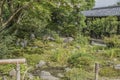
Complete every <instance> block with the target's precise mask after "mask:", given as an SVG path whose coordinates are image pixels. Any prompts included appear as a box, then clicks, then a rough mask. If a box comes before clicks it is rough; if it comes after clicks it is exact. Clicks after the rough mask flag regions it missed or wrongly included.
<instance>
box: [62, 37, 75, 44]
mask: <svg viewBox="0 0 120 80" xmlns="http://www.w3.org/2000/svg"><path fill="white" fill-rule="evenodd" d="M73 40H74V38H72V37H66V38H63V42H64V43H69V42H72V41H73Z"/></svg>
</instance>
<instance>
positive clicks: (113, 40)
mask: <svg viewBox="0 0 120 80" xmlns="http://www.w3.org/2000/svg"><path fill="white" fill-rule="evenodd" d="M104 41H105V42H106V44H107V45H108V47H116V48H119V47H120V35H111V36H110V37H105V38H104Z"/></svg>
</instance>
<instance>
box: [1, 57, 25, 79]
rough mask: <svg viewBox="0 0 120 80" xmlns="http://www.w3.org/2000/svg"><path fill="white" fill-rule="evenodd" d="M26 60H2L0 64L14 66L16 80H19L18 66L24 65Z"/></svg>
mask: <svg viewBox="0 0 120 80" xmlns="http://www.w3.org/2000/svg"><path fill="white" fill-rule="evenodd" d="M25 62H26V59H3V60H0V64H16V80H20V64H22V63H25Z"/></svg>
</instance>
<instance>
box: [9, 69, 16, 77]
mask: <svg viewBox="0 0 120 80" xmlns="http://www.w3.org/2000/svg"><path fill="white" fill-rule="evenodd" d="M9 75H10V76H11V77H16V70H15V69H12V70H11V71H10V72H9Z"/></svg>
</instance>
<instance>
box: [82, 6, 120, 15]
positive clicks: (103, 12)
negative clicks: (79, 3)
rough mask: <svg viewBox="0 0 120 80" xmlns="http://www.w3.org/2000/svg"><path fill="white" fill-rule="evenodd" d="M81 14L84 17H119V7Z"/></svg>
mask: <svg viewBox="0 0 120 80" xmlns="http://www.w3.org/2000/svg"><path fill="white" fill-rule="evenodd" d="M82 13H83V14H84V15H85V16H86V17H104V16H120V6H109V7H100V8H94V9H92V10H88V11H83V12H82Z"/></svg>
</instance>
